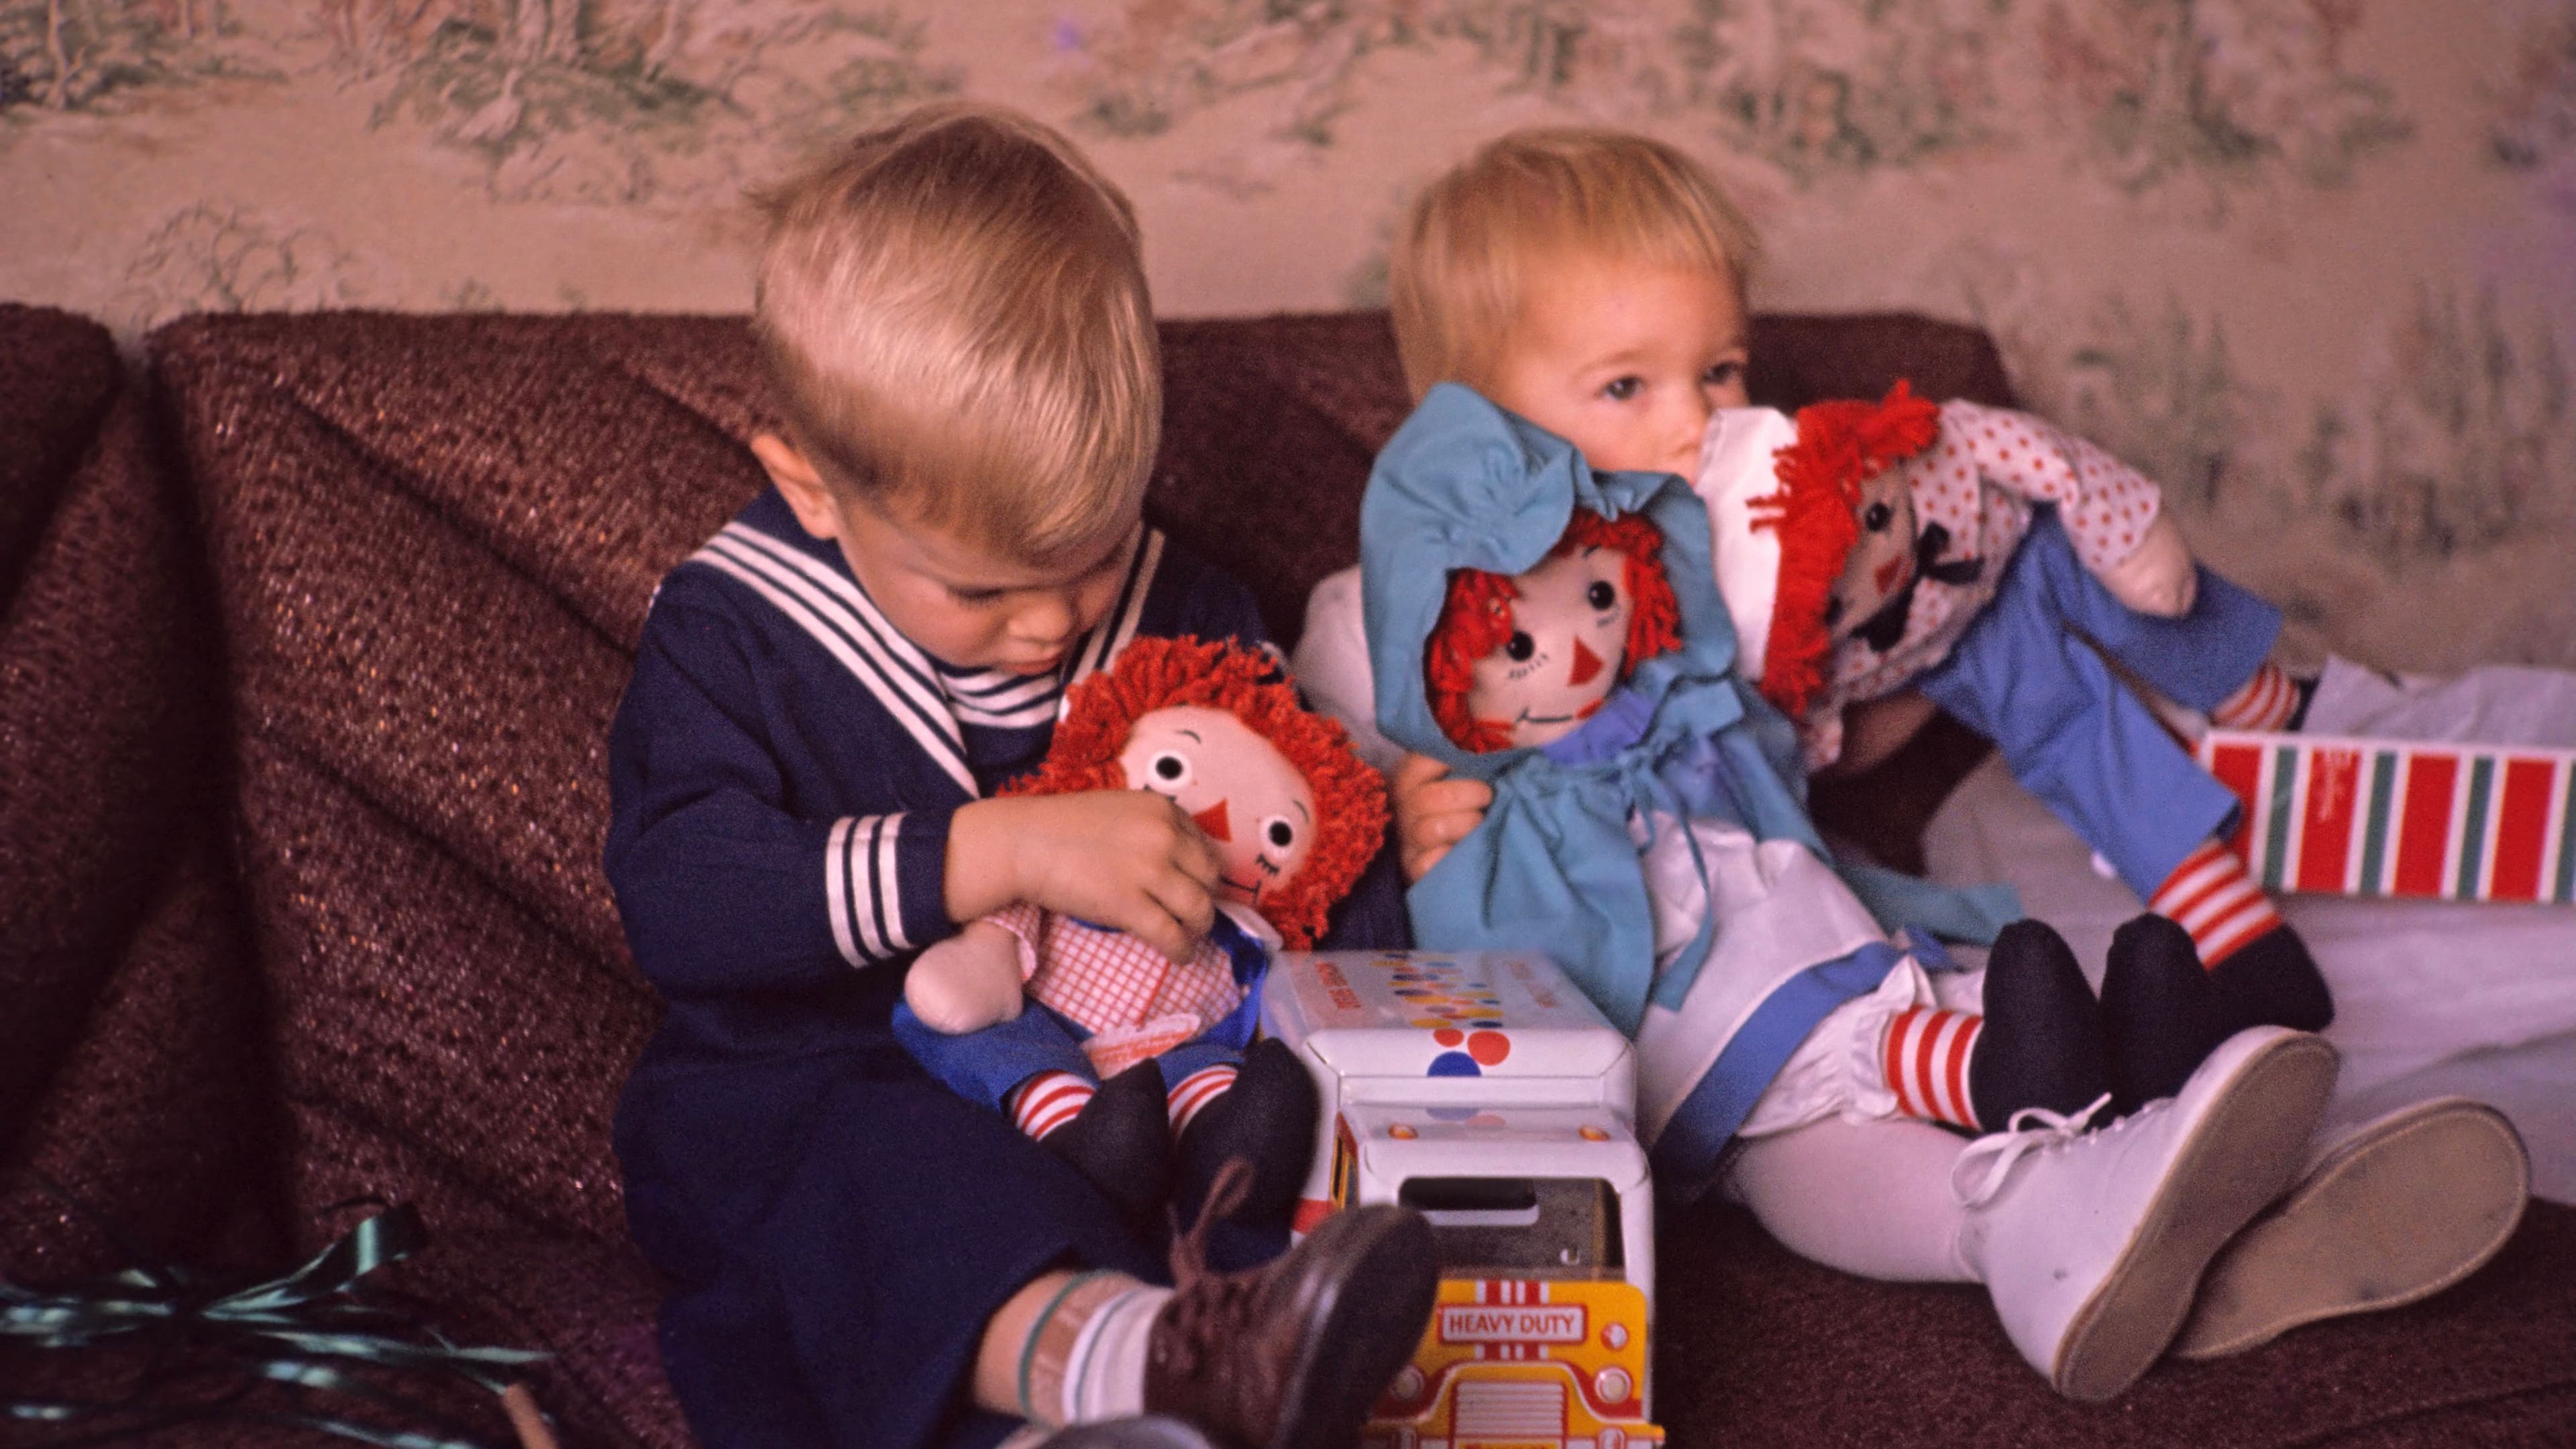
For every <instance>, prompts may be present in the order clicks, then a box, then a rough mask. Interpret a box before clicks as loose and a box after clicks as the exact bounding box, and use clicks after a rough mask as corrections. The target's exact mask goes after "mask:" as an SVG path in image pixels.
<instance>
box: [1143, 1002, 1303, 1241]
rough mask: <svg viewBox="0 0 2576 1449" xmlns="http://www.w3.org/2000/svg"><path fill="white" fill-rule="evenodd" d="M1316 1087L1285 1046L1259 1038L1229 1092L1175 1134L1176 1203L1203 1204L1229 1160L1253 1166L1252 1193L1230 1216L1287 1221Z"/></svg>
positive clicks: (1297, 1184)
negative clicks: (1177, 1166) (1177, 1152)
mask: <svg viewBox="0 0 2576 1449" xmlns="http://www.w3.org/2000/svg"><path fill="white" fill-rule="evenodd" d="M1316 1111H1317V1107H1316V1100H1315V1079H1314V1078H1313V1077H1310V1076H1308V1075H1307V1074H1306V1068H1305V1066H1304V1065H1303V1064H1301V1063H1300V1062H1299V1061H1298V1060H1297V1054H1296V1053H1295V1052H1293V1051H1290V1050H1289V1049H1288V1048H1287V1047H1286V1046H1285V1045H1284V1044H1282V1043H1280V1042H1278V1041H1275V1040H1273V1039H1271V1038H1269V1037H1264V1038H1262V1039H1261V1040H1259V1041H1256V1042H1254V1043H1253V1044H1252V1046H1251V1048H1250V1049H1249V1050H1247V1051H1245V1052H1244V1054H1243V1065H1242V1067H1241V1068H1239V1069H1238V1070H1237V1071H1236V1073H1235V1078H1234V1085H1233V1086H1232V1087H1230V1088H1228V1089H1227V1090H1226V1092H1225V1093H1224V1094H1223V1095H1222V1096H1219V1097H1218V1098H1217V1099H1216V1100H1215V1101H1213V1102H1210V1103H1208V1104H1207V1105H1206V1106H1205V1107H1202V1108H1200V1109H1199V1113H1198V1115H1197V1116H1195V1117H1193V1118H1191V1119H1190V1125H1189V1126H1188V1127H1187V1128H1185V1129H1184V1130H1183V1131H1182V1133H1181V1140H1180V1182H1179V1184H1178V1193H1177V1195H1178V1198H1179V1200H1180V1202H1181V1203H1182V1204H1183V1205H1184V1206H1185V1207H1190V1208H1195V1206H1196V1205H1197V1204H1198V1203H1201V1202H1203V1201H1205V1200H1206V1197H1207V1192H1208V1188H1209V1186H1210V1184H1212V1183H1214V1182H1215V1180H1216V1174H1217V1169H1218V1168H1221V1167H1223V1166H1224V1165H1225V1163H1226V1160H1227V1159H1228V1158H1234V1157H1240V1158H1243V1159H1244V1160H1245V1161H1247V1162H1250V1163H1251V1164H1252V1187H1251V1189H1250V1191H1249V1192H1247V1193H1246V1194H1245V1196H1244V1199H1243V1205H1242V1206H1241V1207H1240V1208H1239V1209H1237V1211H1236V1213H1235V1216H1236V1217H1238V1218H1240V1219H1242V1220H1243V1221H1245V1222H1253V1223H1269V1222H1284V1221H1286V1220H1287V1217H1288V1212H1289V1209H1291V1208H1293V1207H1294V1206H1296V1203H1297V1192H1298V1189H1300V1188H1302V1187H1304V1186H1305V1185H1306V1169H1307V1168H1308V1167H1309V1166H1310V1165H1312V1163H1313V1160H1314V1153H1315V1113H1316Z"/></svg>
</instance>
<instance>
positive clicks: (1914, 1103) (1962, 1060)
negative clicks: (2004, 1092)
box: [1879, 1006, 1986, 1132]
mask: <svg viewBox="0 0 2576 1449" xmlns="http://www.w3.org/2000/svg"><path fill="white" fill-rule="evenodd" d="M1985 1029H1986V1019H1985V1018H1984V1017H1982V1016H1979V1015H1976V1014H1975V1013H1973V1012H1966V1011H1941V1010H1936V1009H1935V1008H1932V1007H1928V1006H1917V1007H1914V1008H1912V1009H1910V1010H1908V1011H1905V1012H1903V1013H1901V1014H1900V1015H1898V1016H1897V1018H1896V1019H1895V1020H1894V1021H1891V1022H1889V1023H1888V1024H1887V1042H1886V1045H1885V1046H1884V1047H1882V1048H1881V1049H1880V1051H1881V1058H1880V1063H1879V1065H1880V1068H1881V1070H1882V1071H1883V1072H1885V1074H1886V1076H1887V1085H1888V1089H1889V1090H1890V1091H1893V1092H1894V1093H1896V1110H1897V1111H1899V1112H1902V1113H1904V1114H1905V1115H1906V1116H1908V1117H1918V1118H1922V1119H1924V1120H1926V1121H1931V1122H1947V1123H1949V1124H1950V1125H1951V1126H1953V1127H1965V1128H1967V1129H1968V1130H1969V1131H1971V1132H1975V1131H1980V1130H1982V1129H1983V1126H1984V1124H1982V1123H1980V1122H1979V1121H1978V1120H1977V1109H1976V1106H1975V1104H1974V1103H1972V1102H1970V1101H1969V1100H1968V1098H1969V1091H1968V1062H1969V1059H1970V1058H1972V1057H1974V1056H1975V1055H1976V1051H1977V1039H1978V1038H1979V1037H1981V1036H1983V1035H1984V1034H1985Z"/></svg>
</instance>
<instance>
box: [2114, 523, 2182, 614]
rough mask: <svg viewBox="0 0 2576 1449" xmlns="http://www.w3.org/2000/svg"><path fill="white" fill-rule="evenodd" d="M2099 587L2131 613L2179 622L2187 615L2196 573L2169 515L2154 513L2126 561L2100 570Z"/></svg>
mask: <svg viewBox="0 0 2576 1449" xmlns="http://www.w3.org/2000/svg"><path fill="white" fill-rule="evenodd" d="M2101 578H2102V587H2104V588H2106V589H2109V590H2110V591H2111V597H2113V598H2115V599H2118V600H2119V601H2120V602H2121V603H2123V604H2125V605H2127V606H2128V607H2129V608H2130V609H2131V610H2132V611H2133V612H2136V613H2140V614H2153V615H2156V616H2157V617H2159V618H2165V619H2179V618H2181V617H2182V616H2183V615H2185V614H2188V613H2190V612H2191V606H2192V602H2193V601H2194V600H2195V599H2197V598H2198V597H2199V595H2200V571H2199V570H2198V569H2196V568H2194V567H2192V562H2191V548H2190V547H2189V545H2187V544H2185V543H2184V542H2183V541H2182V528H2181V526H2180V525H2178V524H2176V523H2175V522H2174V521H2173V515H2172V514H2170V513H2164V512H2158V513H2157V514H2156V521H2155V522H2153V523H2151V524H2148V525H2147V536H2146V537H2144V538H2142V539H2140V540H2138V546H2137V548H2136V550H2135V551H2133V552H2132V553H2130V555H2129V556H2128V557H2127V558H2124V559H2122V560H2120V561H2119V562H2118V563H2115V564H2113V565H2111V566H2110V567H2109V568H2107V569H2104V570H2103V571H2102V574H2101Z"/></svg>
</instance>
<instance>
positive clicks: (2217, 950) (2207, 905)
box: [2147, 840, 2281, 968]
mask: <svg viewBox="0 0 2576 1449" xmlns="http://www.w3.org/2000/svg"><path fill="white" fill-rule="evenodd" d="M2147 909H2148V910H2151V911H2153V912H2155V913H2156V914H2157V915H2159V916H2164V917H2168V918H2170V919H2171V920H2173V921H2176V922H2178V923H2180V925H2181V926H2182V928H2183V929H2184V930H2186V931H2188V932H2190V933H2191V944H2192V947H2193V949H2195V950H2197V951H2199V952H2200V964H2201V965H2202V966H2203V967H2205V968H2206V967H2215V966H2216V965H2218V963H2219V962H2221V961H2224V960H2226V959H2227V958H2228V957H2230V956H2232V955H2234V954H2236V952H2237V950H2238V949H2239V948H2241V947H2243V946H2245V945H2247V944H2249V943H2251V942H2252V941H2254V940H2255V939H2256V938H2258V937H2260V936H2263V935H2265V934H2267V933H2269V932H2271V931H2275V930H2278V929H2279V928H2280V925H2281V913H2280V912H2278V911H2276V910H2274V909H2272V898H2271V897H2270V896H2267V895H2265V894H2263V888H2262V887H2261V886H2259V885H2256V884H2255V883H2254V877H2253V876H2251V875H2249V874H2247V873H2246V870H2245V862H2243V861H2241V860H2238V859H2237V858H2236V857H2235V855H2233V854H2232V853H2230V852H2229V851H2228V849H2227V847H2225V846H2223V845H2221V844H2219V843H2218V842H2217V841H2215V840H2212V841H2208V842H2206V843H2204V844H2203V845H2202V846H2201V847H2200V849H2198V850H2195V851H2193V852H2192V853H2191V854H2190V855H2188V856H2186V857H2184V859H2183V863H2182V864H2180V865H2178V866H2175V867H2174V871H2173V874H2171V875H2169V876H2166V877H2165V883H2164V884H2163V885H2160V886H2158V887H2156V894H2155V897H2154V899H2152V900H2150V901H2148V902H2147Z"/></svg>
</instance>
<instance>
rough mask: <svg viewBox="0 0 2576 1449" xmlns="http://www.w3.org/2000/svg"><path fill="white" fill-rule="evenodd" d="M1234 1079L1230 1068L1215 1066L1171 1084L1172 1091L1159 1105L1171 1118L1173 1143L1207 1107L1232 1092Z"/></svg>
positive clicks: (1220, 1064)
mask: <svg viewBox="0 0 2576 1449" xmlns="http://www.w3.org/2000/svg"><path fill="white" fill-rule="evenodd" d="M1234 1078H1235V1067H1234V1064H1233V1063H1231V1062H1219V1063H1217V1064H1216V1065H1215V1066H1212V1067H1201V1068H1199V1069H1198V1070H1197V1071H1195V1072H1192V1073H1190V1074H1189V1075H1188V1076H1186V1077H1183V1078H1181V1079H1180V1080H1179V1081H1178V1082H1175V1083H1173V1084H1172V1089H1171V1090H1170V1091H1169V1092H1167V1093H1165V1094H1164V1096H1163V1104H1164V1107H1165V1108H1166V1110H1168V1111H1169V1113H1170V1114H1171V1122H1172V1140H1173V1141H1175V1142H1177V1141H1179V1140H1180V1137H1181V1134H1182V1133H1184V1132H1187V1131H1188V1130H1189V1128H1190V1123H1191V1122H1192V1121H1193V1120H1195V1119H1196V1118H1197V1117H1198V1115H1199V1113H1201V1112H1203V1111H1205V1110H1207V1107H1208V1104H1210V1103H1212V1102H1214V1101H1215V1100H1216V1099H1217V1098H1219V1097H1222V1096H1224V1095H1225V1094H1226V1093H1227V1092H1228V1091H1231V1090H1232V1089H1233V1087H1234Z"/></svg>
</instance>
